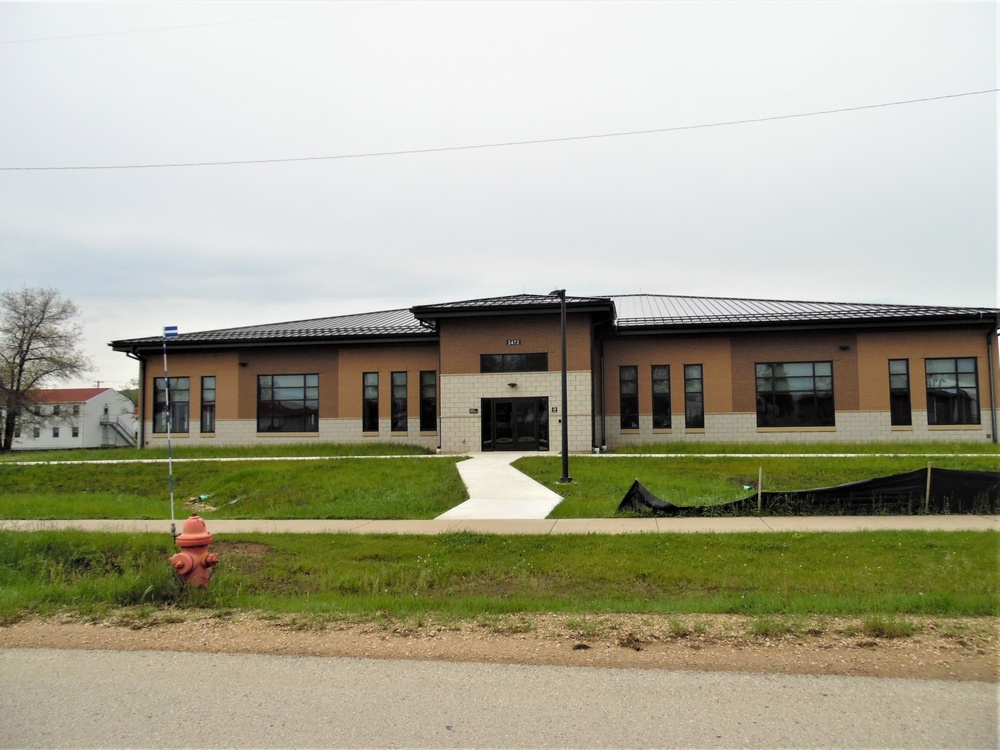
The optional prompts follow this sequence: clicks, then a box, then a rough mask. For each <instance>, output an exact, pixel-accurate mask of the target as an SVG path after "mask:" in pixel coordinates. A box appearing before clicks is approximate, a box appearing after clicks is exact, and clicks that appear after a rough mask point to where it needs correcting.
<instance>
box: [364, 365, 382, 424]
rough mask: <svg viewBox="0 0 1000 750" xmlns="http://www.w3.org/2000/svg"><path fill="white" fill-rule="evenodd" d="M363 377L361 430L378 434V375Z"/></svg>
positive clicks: (370, 374)
mask: <svg viewBox="0 0 1000 750" xmlns="http://www.w3.org/2000/svg"><path fill="white" fill-rule="evenodd" d="M361 377H362V383H363V385H362V395H361V429H362V431H363V432H378V373H377V372H366V373H365V374H364V375H362V376H361Z"/></svg>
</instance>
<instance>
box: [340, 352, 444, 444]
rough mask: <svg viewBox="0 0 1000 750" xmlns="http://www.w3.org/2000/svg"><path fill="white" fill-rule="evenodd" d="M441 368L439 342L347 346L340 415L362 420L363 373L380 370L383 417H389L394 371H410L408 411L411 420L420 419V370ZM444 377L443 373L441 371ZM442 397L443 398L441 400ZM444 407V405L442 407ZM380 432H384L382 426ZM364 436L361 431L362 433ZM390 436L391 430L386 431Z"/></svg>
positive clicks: (343, 358)
mask: <svg viewBox="0 0 1000 750" xmlns="http://www.w3.org/2000/svg"><path fill="white" fill-rule="evenodd" d="M438 369H439V358H438V349H437V345H436V344H420V345H409V346H403V345H400V346H384V345H383V346H377V347H376V346H343V347H341V348H340V389H339V392H338V396H339V401H340V413H339V414H338V416H339V417H341V418H343V419H357V420H358V421H359V423H360V420H361V404H362V401H361V398H362V376H363V374H364V373H366V372H377V373H378V374H379V377H378V411H379V419H380V420H381V419H382V418H385V419H386V420H388V419H389V416H390V412H391V408H392V373H393V372H400V371H402V372H406V373H407V378H406V411H407V417H408V421H409V422H414V421H416V422H418V423H419V420H420V372H421V371H422V370H434V371H435V372H437V371H438ZM438 376H439V377H440V373H438ZM439 400H440V399H439ZM439 409H440V407H439ZM379 432H382V430H381V428H380V429H379ZM358 434H359V435H360V431H359V433H358ZM386 434H387V435H388V430H387V431H386Z"/></svg>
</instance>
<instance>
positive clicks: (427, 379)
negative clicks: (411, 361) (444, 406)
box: [420, 370, 437, 432]
mask: <svg viewBox="0 0 1000 750" xmlns="http://www.w3.org/2000/svg"><path fill="white" fill-rule="evenodd" d="M420 431H421V432H437V373H436V372H435V371H434V370H424V371H422V372H421V373H420Z"/></svg>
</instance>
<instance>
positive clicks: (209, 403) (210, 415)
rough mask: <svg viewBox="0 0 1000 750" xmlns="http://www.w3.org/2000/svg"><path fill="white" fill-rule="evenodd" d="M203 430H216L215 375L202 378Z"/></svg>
mask: <svg viewBox="0 0 1000 750" xmlns="http://www.w3.org/2000/svg"><path fill="white" fill-rule="evenodd" d="M201 431H202V432H215V376H214V375H206V376H205V377H203V378H202V379H201Z"/></svg>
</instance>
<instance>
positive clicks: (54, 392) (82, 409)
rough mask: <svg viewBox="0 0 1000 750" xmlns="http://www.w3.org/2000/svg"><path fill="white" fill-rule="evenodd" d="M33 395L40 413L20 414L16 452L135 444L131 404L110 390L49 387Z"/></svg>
mask: <svg viewBox="0 0 1000 750" xmlns="http://www.w3.org/2000/svg"><path fill="white" fill-rule="evenodd" d="M33 395H34V397H35V403H36V404H37V409H35V411H38V412H40V414H39V415H38V416H35V415H32V414H23V415H22V419H21V420H19V424H18V426H17V431H16V432H15V433H14V443H13V445H12V446H11V447H12V448H13V449H14V450H16V451H34V450H63V449H70V448H121V447H126V446H134V445H135V444H136V429H137V422H136V416H135V405H134V404H133V403H132V402H131V401H130V400H129V399H127V398H126V397H125V396H123V395H122V394H121V393H119V392H118V391H116V390H114V389H112V388H49V389H46V390H42V391H36V392H35V393H34V394H33Z"/></svg>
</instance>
